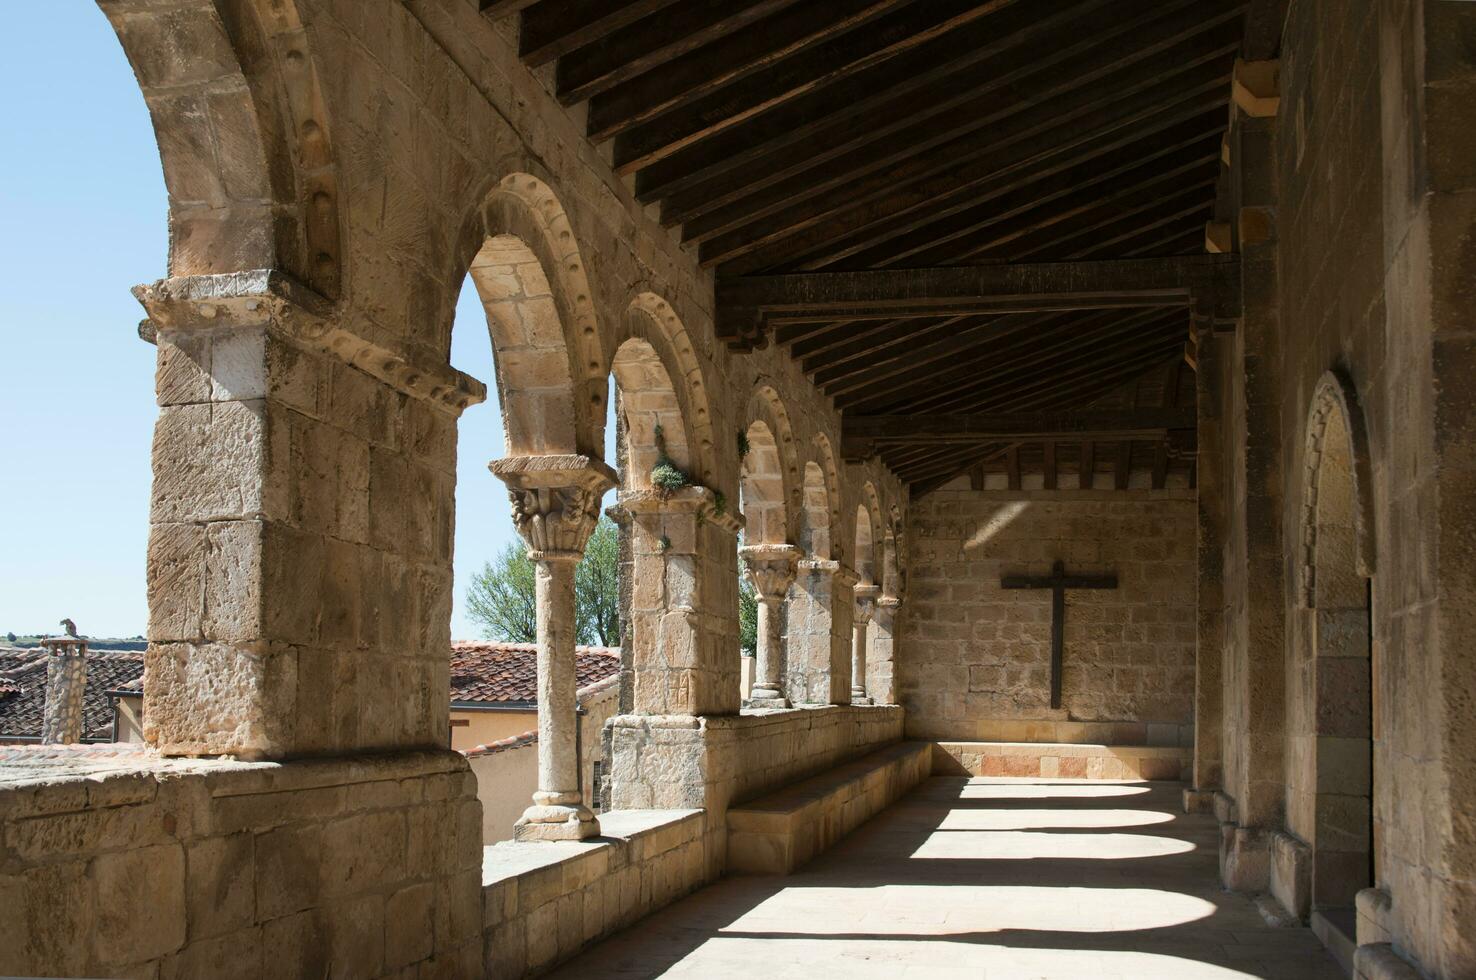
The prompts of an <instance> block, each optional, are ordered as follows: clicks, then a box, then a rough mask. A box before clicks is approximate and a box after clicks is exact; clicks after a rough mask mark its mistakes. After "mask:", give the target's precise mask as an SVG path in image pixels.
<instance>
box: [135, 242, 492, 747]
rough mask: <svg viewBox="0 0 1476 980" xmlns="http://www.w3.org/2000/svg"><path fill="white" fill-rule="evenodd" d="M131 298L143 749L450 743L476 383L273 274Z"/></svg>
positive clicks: (140, 291)
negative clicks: (142, 464)
mask: <svg viewBox="0 0 1476 980" xmlns="http://www.w3.org/2000/svg"><path fill="white" fill-rule="evenodd" d="M135 295H137V296H138V298H139V300H140V302H141V303H142V304H143V306H144V308H145V310H146V311H147V312H148V316H149V318H148V319H147V320H146V321H144V323H143V325H142V326H141V327H140V333H141V335H143V336H144V337H145V338H146V339H151V340H154V341H155V342H156V343H157V345H158V373H157V377H156V387H157V392H158V401H159V406H160V407H159V418H158V422H157V424H156V426H155V428H154V446H153V468H154V481H153V497H152V502H151V506H150V515H149V520H150V531H149V550H148V566H147V568H148V570H147V575H148V597H149V649H148V652H147V653H146V655H145V659H144V719H145V727H144V737H145V738H146V739H147V741H149V742H150V743H151V744H153V745H154V746H156V747H157V748H159V749H160V750H161V751H162V752H164V753H165V754H171V755H173V754H178V755H213V754H222V753H229V754H233V755H237V756H241V757H244V758H284V757H289V756H298V755H326V754H333V753H342V752H347V751H355V750H361V749H376V750H388V749H397V748H408V747H416V748H421V747H432V746H445V745H446V744H447V739H448V732H447V721H448V719H447V713H446V691H447V689H448V683H449V681H448V676H447V675H448V672H449V669H450V668H449V665H448V662H447V657H446V650H447V649H448V644H449V643H450V612H451V542H452V533H451V529H452V524H453V520H454V508H455V493H454V491H455V485H456V418H457V416H458V415H459V414H460V412H461V411H462V409H464V408H465V407H466V406H468V405H471V404H474V403H475V402H478V401H480V400H482V398H483V397H484V396H485V393H486V389H485V387H484V386H483V385H482V384H481V383H480V382H478V381H476V380H475V379H473V378H468V377H467V376H465V375H462V374H460V373H459V372H456V371H453V370H451V369H450V368H449V367H447V366H446V365H444V364H440V365H436V364H417V363H412V362H410V361H408V360H407V359H406V358H405V357H404V356H401V355H400V354H398V353H396V352H394V351H391V350H389V349H386V348H382V347H378V346H376V345H374V344H371V343H369V342H368V341H365V340H364V339H363V338H361V337H359V336H358V335H357V334H356V333H354V332H353V331H351V330H349V329H347V328H346V327H344V326H342V325H340V323H339V321H338V320H337V316H338V313H337V311H336V309H335V308H334V307H333V306H332V305H331V304H330V303H328V302H327V301H326V300H324V299H323V298H322V297H321V296H318V295H317V294H316V293H313V292H312V291H311V290H309V289H307V288H305V287H303V286H302V285H300V284H298V283H296V282H294V281H293V280H291V279H290V278H288V277H285V276H283V275H281V274H280V273H277V272H274V271H270V270H259V271H248V272H239V273H233V274H230V275H209V276H195V277H188V278H180V279H166V280H162V281H160V282H157V283H154V284H153V285H151V286H141V287H138V288H137V289H136V290H135Z"/></svg>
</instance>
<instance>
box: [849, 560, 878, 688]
mask: <svg viewBox="0 0 1476 980" xmlns="http://www.w3.org/2000/svg"><path fill="white" fill-rule="evenodd" d="M879 595H881V586H878V585H858V586H856V589H855V597H856V612H855V613H854V614H853V615H852V617H851V629H852V631H853V632H854V634H855V636H854V637H853V639H852V641H851V703H852V704H871V698H869V697H867V695H866V641H867V627H868V626H870V625H871V617H872V616H873V615H874V614H875V613H876V600H877V596H879Z"/></svg>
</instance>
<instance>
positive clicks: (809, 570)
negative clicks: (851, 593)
mask: <svg viewBox="0 0 1476 980" xmlns="http://www.w3.org/2000/svg"><path fill="white" fill-rule="evenodd" d="M799 570H800V571H801V572H804V573H805V574H807V575H829V576H830V578H831V581H832V582H833V583H834V584H835V587H836V588H838V589H847V588H851V587H853V586H855V584H856V583H857V582H859V581H861V576H860V575H857V574H856V570H855V569H853V568H851V567H850V566H849V565H844V564H842V563H841V562H838V561H836V560H834V559H832V558H801V559H800V561H799Z"/></svg>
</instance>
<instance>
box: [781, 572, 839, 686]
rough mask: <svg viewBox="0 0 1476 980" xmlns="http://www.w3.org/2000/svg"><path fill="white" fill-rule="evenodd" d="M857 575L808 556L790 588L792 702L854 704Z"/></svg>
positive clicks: (788, 672) (788, 681) (787, 665)
mask: <svg viewBox="0 0 1476 980" xmlns="http://www.w3.org/2000/svg"><path fill="white" fill-rule="evenodd" d="M855 584H856V573H855V572H853V571H851V570H850V569H849V568H846V567H845V566H844V565H842V564H841V563H840V562H838V561H830V560H828V559H822V558H806V559H803V560H801V561H800V562H799V573H798V574H797V575H796V577H795V581H794V585H793V586H792V587H791V588H790V590H789V610H788V611H789V646H788V654H789V656H788V657H787V659H786V663H785V678H786V687H787V691H788V694H789V699H790V701H791V702H792V703H794V704H849V703H850V702H851V622H850V620H851V611H852V608H853V606H854V603H853V602H852V601H851V590H852V588H853V587H854V586H855Z"/></svg>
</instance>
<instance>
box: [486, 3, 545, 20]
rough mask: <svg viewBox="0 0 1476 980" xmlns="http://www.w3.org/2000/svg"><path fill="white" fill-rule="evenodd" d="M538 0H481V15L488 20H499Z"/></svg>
mask: <svg viewBox="0 0 1476 980" xmlns="http://www.w3.org/2000/svg"><path fill="white" fill-rule="evenodd" d="M537 2H538V0H481V4H482V8H481V9H482V16H483V17H486V18H487V19H488V20H500V19H501V18H503V17H507V16H509V15H511V14H516V13H519V12H521V11H523V10H526V9H527V8H529V7H531V6H533V5H534V4H535V3H537Z"/></svg>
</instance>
